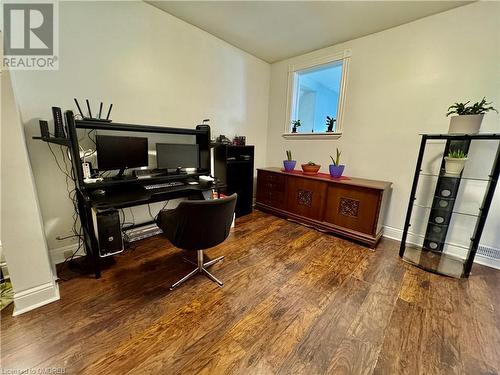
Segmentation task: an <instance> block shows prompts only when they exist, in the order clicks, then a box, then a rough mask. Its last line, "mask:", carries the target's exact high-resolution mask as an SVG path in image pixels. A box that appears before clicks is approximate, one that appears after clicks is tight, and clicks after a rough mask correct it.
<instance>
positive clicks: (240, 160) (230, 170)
mask: <svg viewBox="0 0 500 375" xmlns="http://www.w3.org/2000/svg"><path fill="white" fill-rule="evenodd" d="M214 161H215V165H214V172H215V173H214V174H215V177H216V178H218V179H219V180H220V181H221V182H223V183H224V184H226V185H227V187H226V189H225V193H226V194H227V195H231V194H233V193H236V194H238V200H237V201H236V209H235V213H236V217H240V216H243V215H247V214H249V213H251V212H252V207H253V174H254V146H234V145H218V146H217V147H216V148H215V150H214Z"/></svg>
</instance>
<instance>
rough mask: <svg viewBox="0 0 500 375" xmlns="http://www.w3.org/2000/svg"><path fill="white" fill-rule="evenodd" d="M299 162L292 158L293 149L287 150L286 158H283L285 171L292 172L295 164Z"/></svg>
mask: <svg viewBox="0 0 500 375" xmlns="http://www.w3.org/2000/svg"><path fill="white" fill-rule="evenodd" d="M296 163H297V162H296V161H295V160H292V151H290V150H286V160H283V166H284V167H285V172H291V171H293V170H294V169H295V164H296Z"/></svg>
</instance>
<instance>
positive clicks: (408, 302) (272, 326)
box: [1, 211, 500, 375]
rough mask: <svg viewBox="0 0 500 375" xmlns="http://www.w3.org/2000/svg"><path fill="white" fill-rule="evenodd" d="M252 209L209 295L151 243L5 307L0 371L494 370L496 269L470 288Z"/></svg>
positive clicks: (389, 250) (227, 248)
mask: <svg viewBox="0 0 500 375" xmlns="http://www.w3.org/2000/svg"><path fill="white" fill-rule="evenodd" d="M397 249H398V243H397V242H395V241H390V240H385V239H383V240H382V242H381V243H380V245H379V246H378V248H377V250H376V251H371V250H369V249H367V248H365V247H362V246H360V245H357V244H354V243H351V242H348V241H345V240H342V239H339V238H336V237H333V236H330V235H327V234H323V233H320V232H317V231H314V230H312V229H309V228H306V227H303V226H300V225H298V224H295V223H292V222H287V221H285V220H282V219H278V218H276V217H273V216H269V215H266V214H264V213H261V212H258V211H256V212H254V213H253V214H251V215H248V216H245V217H242V218H240V219H238V220H237V225H236V228H235V230H234V233H232V234H231V236H230V237H229V239H228V240H227V241H226V242H225V243H224V244H222V245H220V246H218V247H216V248H214V249H212V250H210V251H209V252H208V255H209V256H210V257H214V256H219V255H225V256H226V259H225V261H224V262H223V263H221V264H218V265H216V266H214V267H212V271H213V273H214V274H215V275H216V276H217V277H219V278H220V279H222V280H223V281H224V282H225V286H224V287H223V288H219V287H218V286H217V285H216V284H215V283H212V282H211V281H209V280H208V279H206V278H205V277H203V276H197V277H196V278H194V279H192V280H190V281H188V282H187V283H186V284H184V285H182V286H181V287H180V288H178V289H176V290H174V291H170V290H169V285H170V284H171V283H172V282H174V281H176V280H177V279H179V278H180V277H181V276H183V275H184V274H186V273H187V272H188V271H190V270H191V268H192V266H191V265H189V264H187V263H184V262H182V261H181V256H182V255H183V254H182V253H181V252H180V251H179V250H177V249H175V248H173V247H172V246H171V245H170V244H169V242H168V241H167V240H165V239H163V238H162V237H155V238H151V239H148V240H144V241H143V242H142V243H140V244H139V246H138V247H137V248H136V249H135V250H133V251H129V252H127V253H124V254H122V255H120V256H118V257H116V264H115V265H114V266H113V267H111V268H109V269H108V270H106V271H105V272H104V273H103V277H102V278H101V279H100V280H95V279H93V278H91V277H90V276H86V277H85V276H80V277H77V278H73V279H71V280H69V281H66V282H61V283H60V291H61V300H60V301H58V302H55V303H52V304H50V305H47V306H44V307H42V308H40V309H37V310H35V311H32V312H29V313H26V314H24V315H21V316H18V317H14V318H13V317H12V316H11V313H12V307H9V308H7V309H6V310H4V311H2V321H1V328H2V330H1V360H2V361H1V366H2V367H3V369H4V371H5V369H8V368H22V369H24V368H48V367H51V368H54V367H55V368H65V369H66V370H65V373H66V374H142V373H145V374H198V373H207V374H227V373H233V374H308V375H311V374H344V373H346V374H347V373H350V374H384V375H385V374H497V373H498V372H499V371H500V332H499V330H500V288H499V286H500V271H495V270H493V269H490V268H486V267H482V266H477V265H475V266H474V268H473V275H472V276H471V277H470V278H469V279H468V280H456V279H451V278H446V277H442V276H437V275H433V274H429V273H426V272H424V271H422V270H419V269H417V268H414V267H412V266H410V265H407V264H405V263H403V262H402V261H401V260H400V259H399V257H398V252H397Z"/></svg>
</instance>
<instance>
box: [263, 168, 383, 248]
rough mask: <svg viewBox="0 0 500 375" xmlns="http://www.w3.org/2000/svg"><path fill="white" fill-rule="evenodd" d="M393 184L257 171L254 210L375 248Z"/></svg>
mask: <svg viewBox="0 0 500 375" xmlns="http://www.w3.org/2000/svg"><path fill="white" fill-rule="evenodd" d="M391 185H392V183H390V182H387V181H375V180H366V179H362V178H349V179H333V178H330V176H329V175H326V174H318V175H316V176H306V175H303V174H302V173H301V172H292V173H286V172H283V171H281V170H280V169H279V168H263V169H258V170H257V202H256V205H255V207H256V208H258V209H260V210H262V211H266V212H269V213H272V214H275V215H277V216H281V217H285V218H289V219H293V220H296V221H298V222H301V223H304V224H307V225H311V226H313V227H316V228H318V229H321V230H325V231H329V232H332V233H335V234H338V235H341V236H344V237H347V238H350V239H353V240H356V241H360V242H363V243H365V244H367V245H369V246H370V247H375V246H376V244H377V242H378V241H379V239H380V237H381V236H382V222H381V221H382V216H383V214H384V210H385V206H386V201H387V199H388V196H389V191H390V189H391Z"/></svg>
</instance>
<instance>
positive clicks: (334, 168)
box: [329, 147, 345, 178]
mask: <svg viewBox="0 0 500 375" xmlns="http://www.w3.org/2000/svg"><path fill="white" fill-rule="evenodd" d="M341 154H342V152H340V151H339V149H338V147H337V157H336V158H335V159H334V158H333V156H331V155H330V159H332V163H333V164H330V166H329V168H330V176H332V177H333V178H339V177H340V176H342V173H344V168H345V165H344V164H342V165H341V164H340V155H341Z"/></svg>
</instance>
